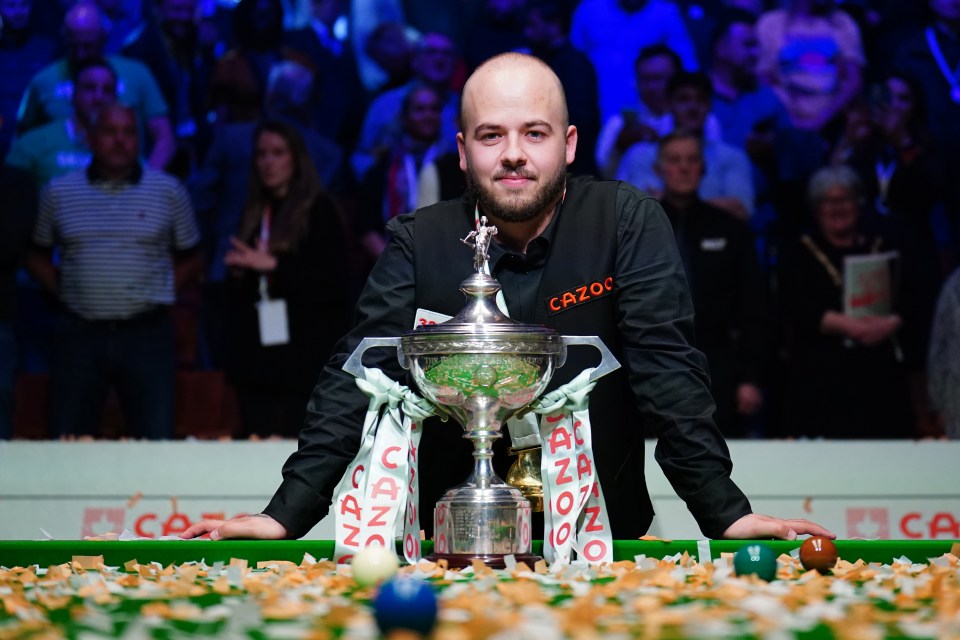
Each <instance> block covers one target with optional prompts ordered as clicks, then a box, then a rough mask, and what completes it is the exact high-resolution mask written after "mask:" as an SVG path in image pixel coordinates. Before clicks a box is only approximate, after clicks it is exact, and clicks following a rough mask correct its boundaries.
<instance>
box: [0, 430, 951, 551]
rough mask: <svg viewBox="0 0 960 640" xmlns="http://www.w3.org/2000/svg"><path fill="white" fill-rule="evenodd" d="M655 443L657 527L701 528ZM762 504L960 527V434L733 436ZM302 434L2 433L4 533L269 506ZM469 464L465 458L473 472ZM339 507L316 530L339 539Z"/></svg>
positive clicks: (675, 534)
mask: <svg viewBox="0 0 960 640" xmlns="http://www.w3.org/2000/svg"><path fill="white" fill-rule="evenodd" d="M654 444H655V443H653V442H649V443H647V459H646V465H647V466H646V468H647V479H648V486H649V489H650V493H651V496H652V498H653V501H654V507H655V508H656V511H657V517H656V519H655V521H654V525H653V529H652V530H651V532H650V533H652V534H655V535H658V536H661V537H664V538H674V539H697V538H701V537H702V534H701V533H700V531H699V529H698V527H697V525H696V523H695V522H694V520H693V518H692V517H691V515H690V513H689V512H688V511H687V509H686V506H685V505H684V504H683V502H681V501H680V500H679V499H678V498H677V496H676V494H674V493H673V490H672V488H671V487H670V484H669V483H668V482H667V481H666V479H665V478H664V477H663V474H662V473H661V472H660V470H659V468H658V467H657V465H656V462H654V460H653V448H654ZM729 444H730V450H731V454H732V456H733V460H734V472H733V478H734V480H736V482H737V483H738V484H739V485H740V487H741V488H742V489H743V490H744V492H745V493H746V494H747V495H748V496H749V497H750V500H751V503H752V505H753V509H754V511H756V512H759V513H767V514H770V515H777V516H782V517H802V518H809V519H811V520H814V521H817V522H819V523H821V524H823V525H825V526H826V527H828V528H829V529H831V530H832V531H833V532H834V533H836V534H837V535H838V536H840V537H841V538H868V539H874V538H890V539H910V538H918V539H919V538H924V539H937V538H939V539H946V538H952V539H960V463H958V460H960V442H804V441H799V442H782V441H732V442H730V443H729ZM295 448H296V442H294V441H292V440H289V441H277V442H160V443H146V442H85V443H61V442H0V539H6V540H12V539H25V540H32V539H38V538H43V537H45V536H46V535H47V534H49V535H50V536H52V537H54V538H56V539H79V538H82V537H84V536H89V535H98V534H102V533H106V532H108V531H114V532H120V531H122V530H123V529H129V530H130V531H131V532H133V533H134V534H136V535H140V536H143V537H147V538H153V537H159V536H161V535H172V534H176V533H178V532H179V531H182V530H183V529H185V528H186V527H187V526H189V524H190V523H192V522H196V521H199V520H200V519H203V518H205V517H223V516H226V517H232V516H234V515H237V514H241V513H255V512H258V511H260V510H261V509H263V508H264V506H265V505H266V504H267V502H268V501H269V499H270V497H271V495H272V494H273V491H274V490H275V489H276V487H277V486H278V485H279V483H280V479H281V478H280V468H281V466H282V465H283V462H284V461H285V460H286V458H287V456H288V455H289V454H290V453H291V452H292V451H293V450H294V449H295ZM467 472H468V470H467V469H464V476H466V475H467ZM332 531H333V527H332V524H331V523H330V522H329V518H327V519H325V520H323V521H321V522H320V523H319V524H318V525H317V526H316V527H314V529H313V530H312V531H311V532H310V534H308V536H307V537H308V538H312V539H329V538H331V537H332Z"/></svg>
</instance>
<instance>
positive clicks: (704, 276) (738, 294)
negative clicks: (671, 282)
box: [656, 133, 768, 438]
mask: <svg viewBox="0 0 960 640" xmlns="http://www.w3.org/2000/svg"><path fill="white" fill-rule="evenodd" d="M702 145H703V143H702V142H701V141H700V139H699V138H698V137H697V136H695V135H693V134H689V133H672V134H670V135H668V136H666V137H665V138H662V139H661V140H660V144H659V153H658V154H657V164H656V171H657V175H658V176H660V179H661V180H662V181H663V197H662V198H661V199H660V203H661V204H662V205H663V208H664V211H666V213H667V217H668V218H670V224H672V225H673V230H674V233H675V234H676V237H677V245H678V247H679V249H680V256H681V258H682V259H683V266H684V270H685V271H686V274H687V281H688V282H689V283H690V293H691V295H692V297H693V310H694V313H695V316H694V318H695V321H694V327H695V333H696V336H697V347H698V348H699V349H700V350H701V351H703V353H704V355H705V356H706V357H707V362H708V363H709V365H710V387H711V390H712V391H713V398H714V400H715V401H716V403H717V414H716V421H717V426H718V427H719V428H720V431H721V432H722V433H723V435H724V436H726V437H728V438H742V437H744V436H747V435H751V434H750V433H749V427H748V423H747V422H746V420H745V419H746V418H749V417H751V416H754V415H756V414H757V413H758V411H759V410H760V407H761V405H762V404H763V395H762V394H761V391H760V381H761V371H762V367H763V364H764V362H763V361H764V358H765V356H766V351H765V349H766V346H767V341H766V334H767V333H768V331H767V326H766V325H767V322H766V317H765V309H764V306H765V305H764V285H763V277H762V275H761V272H760V264H759V263H758V262H757V255H756V251H755V250H754V242H753V236H752V235H751V233H750V230H749V229H748V228H747V226H746V225H745V224H744V223H743V222H741V221H740V220H736V219H735V218H733V217H732V216H729V215H726V214H725V213H724V212H723V211H722V210H721V209H719V208H717V207H715V206H713V205H711V204H709V203H707V202H704V201H703V200H701V199H700V196H699V194H698V189H699V187H700V180H701V179H702V178H703V175H704V169H705V166H704V159H703V146H702Z"/></svg>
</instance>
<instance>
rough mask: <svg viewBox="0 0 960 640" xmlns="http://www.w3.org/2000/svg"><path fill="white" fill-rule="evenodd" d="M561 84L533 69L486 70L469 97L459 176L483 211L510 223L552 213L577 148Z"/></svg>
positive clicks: (459, 142)
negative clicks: (462, 174)
mask: <svg viewBox="0 0 960 640" xmlns="http://www.w3.org/2000/svg"><path fill="white" fill-rule="evenodd" d="M565 120H566V119H565V118H564V113H563V108H562V97H561V94H560V90H559V88H558V87H557V84H556V81H555V80H554V79H553V78H552V77H551V75H550V74H549V73H548V72H547V71H545V70H544V69H541V68H538V67H536V66H535V65H532V64H524V65H517V66H512V67H511V66H501V67H496V68H487V69H485V70H481V72H480V74H479V75H477V76H475V77H474V78H472V79H471V82H470V83H468V87H467V90H465V91H464V96H463V129H464V130H463V131H462V132H460V133H458V134H457V146H458V148H459V151H460V168H461V169H462V170H463V171H465V172H466V174H467V185H468V186H469V188H470V190H471V191H472V192H473V194H474V195H475V196H476V198H477V201H478V203H479V205H480V209H481V211H482V212H483V213H484V214H485V215H488V216H490V217H492V218H498V219H500V220H504V221H508V222H523V221H527V220H533V219H535V218H537V217H538V216H540V215H543V214H545V213H547V212H548V211H549V210H550V209H551V208H552V207H553V206H554V204H555V203H556V202H557V201H558V200H559V199H560V197H561V195H562V194H563V188H564V184H565V182H566V172H567V165H568V164H570V163H571V162H573V160H574V157H575V156H576V148H577V130H576V127H573V126H568V125H567V123H566V121H565Z"/></svg>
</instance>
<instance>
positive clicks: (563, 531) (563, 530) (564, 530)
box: [557, 522, 571, 546]
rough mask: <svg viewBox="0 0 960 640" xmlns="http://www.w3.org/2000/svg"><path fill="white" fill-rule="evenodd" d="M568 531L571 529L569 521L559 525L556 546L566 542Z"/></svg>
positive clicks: (568, 536) (568, 537)
mask: <svg viewBox="0 0 960 640" xmlns="http://www.w3.org/2000/svg"><path fill="white" fill-rule="evenodd" d="M570 531H571V529H570V523H569V522H564V523H563V524H561V525H560V527H559V528H558V529H557V546H560V545H562V544H566V543H567V540H569V539H570ZM561 536H562V539H561Z"/></svg>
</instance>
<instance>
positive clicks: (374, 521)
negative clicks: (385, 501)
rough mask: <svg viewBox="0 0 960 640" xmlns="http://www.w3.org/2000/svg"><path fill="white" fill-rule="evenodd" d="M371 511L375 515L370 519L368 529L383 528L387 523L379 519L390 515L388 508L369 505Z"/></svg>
mask: <svg viewBox="0 0 960 640" xmlns="http://www.w3.org/2000/svg"><path fill="white" fill-rule="evenodd" d="M370 509H371V511H374V512H375V513H376V515H374V516H373V517H372V518H370V522H368V523H367V526H368V527H385V526H387V521H386V520H382V519H381V518H382V517H383V516H384V515H386V514H388V513H390V507H383V506H378V505H375V504H374V505H370Z"/></svg>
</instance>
